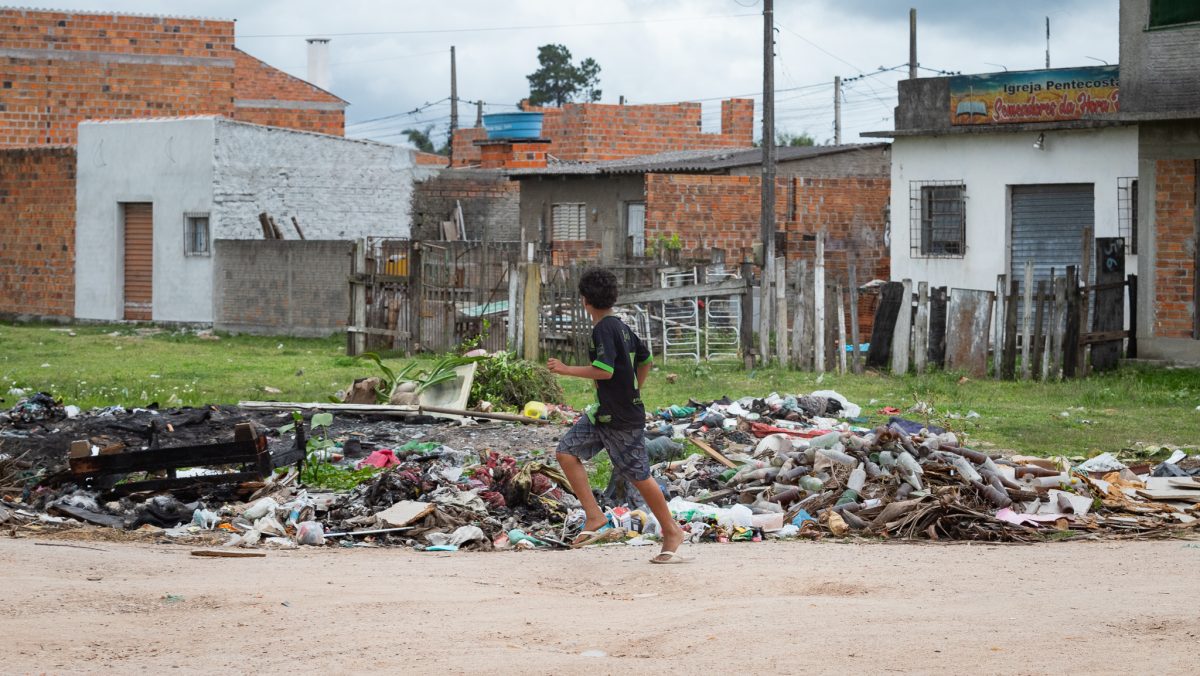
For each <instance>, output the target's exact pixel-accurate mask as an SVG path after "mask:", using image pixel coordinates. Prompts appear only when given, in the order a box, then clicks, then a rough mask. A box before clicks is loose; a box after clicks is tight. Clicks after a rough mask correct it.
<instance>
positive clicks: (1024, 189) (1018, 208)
mask: <svg viewBox="0 0 1200 676" xmlns="http://www.w3.org/2000/svg"><path fill="white" fill-rule="evenodd" d="M1094 192H1095V189H1094V186H1093V184H1091V183H1066V184H1057V185H1014V186H1012V240H1011V241H1012V244H1011V249H1010V252H1011V253H1010V256H1009V279H1010V280H1014V281H1016V282H1018V283H1021V282H1022V280H1023V279H1024V277H1025V261H1033V283H1034V284H1035V285H1036V284H1037V283H1038V282H1039V281H1042V280H1049V279H1050V272H1051V270H1053V272H1054V274H1055V275H1057V276H1058V277H1062V276H1063V275H1065V274H1066V271H1067V266H1068V265H1074V266H1075V267H1076V269H1081V263H1082V260H1083V233H1084V230H1085V229H1086V228H1093V229H1094V228H1095V224H1096V207H1095V197H1094ZM1092 279H1095V276H1094V273H1093V275H1092ZM1092 279H1089V280H1087V283H1091V281H1092ZM1022 316H1024V302H1023V301H1022V302H1020V303H1018V306H1017V317H1018V318H1020V317H1022Z"/></svg>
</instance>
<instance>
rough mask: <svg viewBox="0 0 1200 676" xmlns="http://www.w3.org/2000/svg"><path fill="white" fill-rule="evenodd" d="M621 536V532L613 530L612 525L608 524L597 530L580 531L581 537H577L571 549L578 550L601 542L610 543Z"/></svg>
mask: <svg viewBox="0 0 1200 676" xmlns="http://www.w3.org/2000/svg"><path fill="white" fill-rule="evenodd" d="M620 535H621V531H620V530H618V529H616V528H613V525H612V524H611V523H606V524H604V525H603V526H601V527H599V528H597V529H596V530H585V531H580V533H579V535H577V536H575V540H574V541H572V542H571V548H572V549H578V548H580V547H586V546H588V545H594V544H598V543H600V542H609V541H611V540H614V539H616V538H618V537H620ZM581 537H582V538H583V539H582V540H580V539H579V538H581Z"/></svg>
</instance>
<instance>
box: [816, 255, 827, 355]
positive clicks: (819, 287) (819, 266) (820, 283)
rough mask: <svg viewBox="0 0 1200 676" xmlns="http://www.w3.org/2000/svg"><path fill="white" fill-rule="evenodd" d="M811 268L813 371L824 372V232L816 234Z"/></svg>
mask: <svg viewBox="0 0 1200 676" xmlns="http://www.w3.org/2000/svg"><path fill="white" fill-rule="evenodd" d="M816 256H817V257H816V263H815V267H814V268H813V370H814V371H816V372H817V373H824V372H825V331H826V327H825V310H826V308H825V232H824V231H822V232H818V233H817V254H816Z"/></svg>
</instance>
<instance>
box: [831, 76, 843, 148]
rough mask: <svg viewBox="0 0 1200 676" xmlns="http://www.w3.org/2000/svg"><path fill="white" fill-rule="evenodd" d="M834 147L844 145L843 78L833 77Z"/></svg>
mask: <svg viewBox="0 0 1200 676" xmlns="http://www.w3.org/2000/svg"><path fill="white" fill-rule="evenodd" d="M833 145H835V146H840V145H842V76H841V75H834V76H833Z"/></svg>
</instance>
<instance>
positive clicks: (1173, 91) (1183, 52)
mask: <svg viewBox="0 0 1200 676" xmlns="http://www.w3.org/2000/svg"><path fill="white" fill-rule="evenodd" d="M1149 22H1150V0H1122V2H1121V111H1122V112H1125V113H1191V114H1192V116H1193V117H1200V112H1198V111H1197V104H1196V100H1197V99H1200V25H1195V24H1189V25H1183V26H1172V27H1167V28H1156V29H1154V30H1146V27H1147V26H1148V25H1149Z"/></svg>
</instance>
